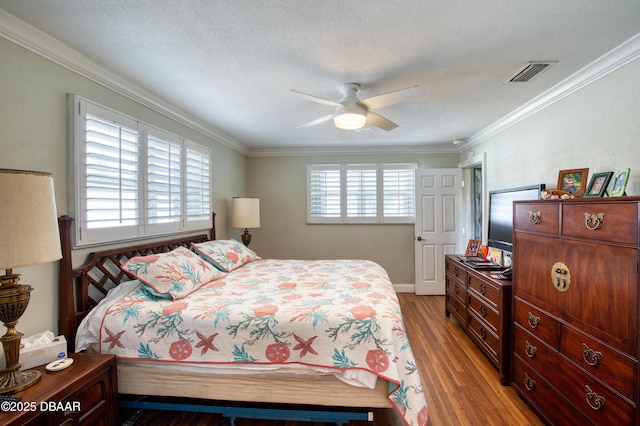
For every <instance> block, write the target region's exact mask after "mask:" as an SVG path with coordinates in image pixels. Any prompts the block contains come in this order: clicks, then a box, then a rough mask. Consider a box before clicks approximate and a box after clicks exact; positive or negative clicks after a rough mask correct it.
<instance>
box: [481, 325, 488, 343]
mask: <svg viewBox="0 0 640 426" xmlns="http://www.w3.org/2000/svg"><path fill="white" fill-rule="evenodd" d="M480 337H481V338H482V340H487V332H486V331H485V329H484V328H483V327H480Z"/></svg>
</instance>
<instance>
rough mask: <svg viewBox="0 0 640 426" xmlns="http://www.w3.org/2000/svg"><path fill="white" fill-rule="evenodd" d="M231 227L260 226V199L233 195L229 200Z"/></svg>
mask: <svg viewBox="0 0 640 426" xmlns="http://www.w3.org/2000/svg"><path fill="white" fill-rule="evenodd" d="M231 227H233V228H260V199H259V198H241V197H234V198H233V200H232V202H231Z"/></svg>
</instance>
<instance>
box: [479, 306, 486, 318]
mask: <svg viewBox="0 0 640 426" xmlns="http://www.w3.org/2000/svg"><path fill="white" fill-rule="evenodd" d="M479 310H480V315H481V316H482V318H484V317H486V316H487V308H485V307H484V305H480V309H479Z"/></svg>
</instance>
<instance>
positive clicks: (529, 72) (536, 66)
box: [506, 62, 555, 83]
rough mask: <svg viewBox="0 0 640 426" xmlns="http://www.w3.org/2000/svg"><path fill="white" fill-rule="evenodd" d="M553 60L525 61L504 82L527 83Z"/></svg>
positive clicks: (551, 63)
mask: <svg viewBox="0 0 640 426" xmlns="http://www.w3.org/2000/svg"><path fill="white" fill-rule="evenodd" d="M553 64H555V62H527V63H526V65H525V66H523V67H522V68H520V69H519V70H518V71H517V72H516V73H515V74H514V75H513V76H512V77H511V78H510V79H509V80H507V81H506V83H528V82H530V81H531V80H533V79H534V78H535V77H537V76H538V75H539V74H540V73H541V72H542V71H544V70H546V69H547V68H549V67H550V66H551V65H553Z"/></svg>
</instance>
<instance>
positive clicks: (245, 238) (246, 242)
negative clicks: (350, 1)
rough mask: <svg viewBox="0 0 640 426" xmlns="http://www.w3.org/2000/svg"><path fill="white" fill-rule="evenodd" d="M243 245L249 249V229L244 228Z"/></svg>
mask: <svg viewBox="0 0 640 426" xmlns="http://www.w3.org/2000/svg"><path fill="white" fill-rule="evenodd" d="M242 243H243V244H244V245H245V246H247V247H248V246H249V244H250V243H251V234H250V233H249V229H247V228H244V234H242Z"/></svg>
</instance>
